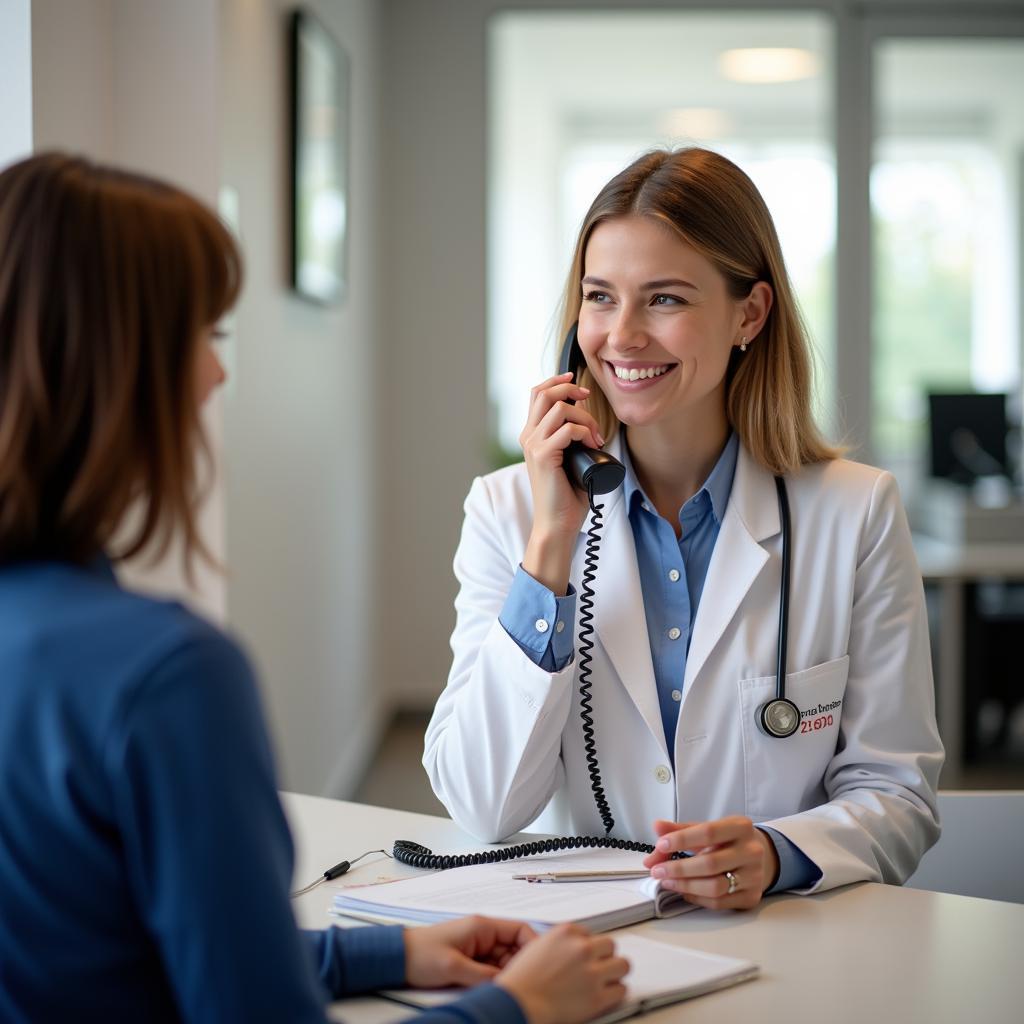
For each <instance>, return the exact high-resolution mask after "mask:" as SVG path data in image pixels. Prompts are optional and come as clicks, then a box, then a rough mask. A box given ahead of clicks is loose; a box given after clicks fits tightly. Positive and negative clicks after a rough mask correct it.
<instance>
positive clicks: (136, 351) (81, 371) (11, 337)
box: [0, 154, 628, 1024]
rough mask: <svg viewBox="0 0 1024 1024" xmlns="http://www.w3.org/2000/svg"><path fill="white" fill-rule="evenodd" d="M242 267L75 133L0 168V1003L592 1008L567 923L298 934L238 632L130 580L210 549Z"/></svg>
mask: <svg viewBox="0 0 1024 1024" xmlns="http://www.w3.org/2000/svg"><path fill="white" fill-rule="evenodd" d="M241 278H242V268H241V260H240V257H239V254H238V251H237V249H236V247H235V244H234V242H233V241H232V239H231V237H230V235H229V234H228V232H227V231H226V230H225V229H224V227H223V226H222V225H221V224H220V223H219V222H218V220H217V218H216V217H215V216H214V214H213V213H212V212H211V211H210V210H208V209H207V208H206V207H204V206H203V205H202V204H201V203H199V202H197V201H196V200H195V199H193V198H191V197H190V196H188V195H186V194H184V193H182V192H180V191H179V190H177V189H175V188H172V187H171V186H169V185H166V184H163V183H161V182H158V181H154V180H151V179H148V178H145V177H141V176H139V175H135V174H129V173H125V172H122V171H118V170H114V169H110V168H105V167H101V166H97V165H95V164H92V163H90V162H88V161H86V160H83V159H78V158H74V157H70V156H64V155H61V154H46V155H41V156H36V157H33V158H31V159H28V160H24V161H22V162H21V163H18V164H15V165H13V166H11V167H9V168H8V169H7V170H5V171H3V173H0V1019H2V1020H4V1021H42V1020H60V1019H71V1018H74V1019H80V1020H102V1021H121V1020H146V1021H242V1020H247V1021H263V1020H266V1021H271V1020H272V1021H289V1022H299V1021H323V1020H325V1019H326V1018H325V1002H326V999H327V998H328V997H338V996H340V995H343V994H348V993H352V992H361V991H370V990H373V989H376V988H381V987H396V986H400V985H402V984H406V983H407V984H410V985H416V986H426V987H439V986H446V985H456V986H470V985H473V986H477V987H476V988H474V990H473V991H471V992H470V993H468V994H467V995H466V996H464V997H463V998H462V999H460V1000H457V1001H454V1002H452V1003H450V1004H449V1005H447V1006H445V1007H440V1008H437V1009H434V1010H431V1011H430V1012H428V1013H427V1014H425V1015H424V1017H423V1019H425V1020H432V1021H438V1022H456V1021H463V1022H466V1021H481V1022H482V1021H488V1022H490V1021H494V1022H505V1021H507V1022H518V1021H524V1020H526V1021H530V1022H537V1024H544V1022H549V1024H559V1022H567V1021H583V1020H585V1019H588V1018H589V1017H592V1016H594V1015H596V1014H598V1013H602V1012H604V1011H606V1010H608V1009H610V1008H611V1007H612V1006H614V1005H615V1004H616V1003H617V1002H619V1000H621V998H622V996H623V994H624V991H625V990H624V987H623V985H622V978H623V976H624V975H625V973H626V971H627V970H628V964H627V963H626V962H625V961H624V960H622V959H621V958H619V957H616V956H615V955H614V947H613V943H612V940H611V939H609V938H608V937H607V936H597V937H592V936H590V935H588V934H586V933H585V932H584V931H583V930H582V929H579V928H573V927H566V928H561V929H556V930H554V931H552V932H549V933H547V934H546V935H543V936H541V937H539V938H537V937H535V935H534V933H533V932H532V930H531V929H530V928H529V927H528V926H526V925H523V924H520V923H517V922H512V921H497V920H487V919H484V918H466V919H462V920H459V921H452V922H448V923H445V924H443V925H439V926H435V927H433V928H420V929H414V930H411V931H405V930H403V929H401V928H358V929H351V930H343V929H339V928H329V929H327V930H325V931H318V932H306V933H300V932H299V931H298V930H297V929H296V926H295V920H294V917H293V915H292V911H291V906H290V904H289V898H288V887H289V884H290V882H291V873H292V860H293V851H292V845H291V838H290V835H289V832H288V827H287V824H286V822H285V818H284V814H283V812H282V809H281V805H280V803H279V800H278V797H277V791H276V784H275V775H274V766H273V759H272V755H271V750H270V744H269V741H268V737H267V735H266V729H265V726H264V723H263V717H262V712H261V708H260V705H259V700H258V697H257V691H256V686H255V681H254V679H253V675H252V671H251V669H250V667H249V665H248V662H247V660H246V658H245V656H244V654H243V653H242V651H241V650H240V649H239V647H238V646H237V645H236V644H235V643H234V642H233V641H231V640H230V639H229V638H228V637H227V636H225V635H224V634H223V633H221V632H220V631H219V630H217V629H216V628H214V627H213V626H212V625H210V624H208V623H206V622H204V621H203V620H201V619H199V618H197V617H196V616H194V615H192V614H191V613H190V612H188V611H187V610H186V609H185V608H184V607H182V606H181V605H179V604H177V603H173V602H167V601H158V600H154V599H151V598H147V597H143V596H142V595H140V594H135V593H131V592H130V591H128V590H124V589H122V588H121V587H119V586H118V584H117V582H116V580H115V577H114V574H113V571H112V568H111V562H112V560H116V559H119V558H123V557H126V556H127V555H129V554H132V553H135V552H138V551H140V550H142V549H144V548H147V547H155V548H156V550H158V551H159V550H161V549H163V548H166V546H167V543H168V542H169V540H170V539H171V538H172V537H173V536H174V535H175V534H178V533H180V535H181V536H182V537H183V538H184V542H185V551H186V557H187V558H189V559H191V557H192V556H193V555H194V554H196V553H198V554H200V555H202V550H203V549H202V545H201V542H200V538H199V533H198V529H197V527H196V505H197V499H198V491H199V489H200V488H199V487H198V481H197V476H196V471H195V469H194V466H195V458H196V455H197V452H199V451H201V450H202V448H203V446H204V443H205V442H204V440H203V434H202V430H201V427H200V421H199V409H200V406H201V405H202V403H203V401H204V400H205V399H206V397H207V396H208V395H209V393H210V392H211V391H212V389H213V388H214V387H216V386H217V384H218V383H220V381H221V380H223V376H224V374H223V370H222V368H221V366H220V363H219V361H218V359H217V356H216V353H215V352H214V351H213V349H212V348H211V346H210V340H211V337H212V336H213V334H214V331H215V324H216V323H217V321H218V319H219V318H220V317H221V316H222V315H223V314H224V313H225V312H226V311H227V310H228V309H229V308H230V307H231V305H232V304H233V303H234V301H235V298H236V297H237V295H238V291H239V288H240V284H241ZM135 507H137V508H138V518H137V520H133V521H135V523H136V525H135V526H134V529H133V530H132V531H130V532H129V533H128V534H127V535H126V536H125V535H124V533H123V530H122V531H121V533H119V532H118V531H119V527H122V524H123V523H124V520H125V516H126V513H128V511H129V509H130V508H133V509H134V508H135ZM117 536H123V537H124V539H123V540H122V541H120V542H117V541H116V540H115V538H116V537H117ZM190 564H191V563H190ZM489 982H493V984H488V983H489Z"/></svg>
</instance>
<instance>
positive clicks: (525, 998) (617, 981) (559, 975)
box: [497, 924, 629, 1024]
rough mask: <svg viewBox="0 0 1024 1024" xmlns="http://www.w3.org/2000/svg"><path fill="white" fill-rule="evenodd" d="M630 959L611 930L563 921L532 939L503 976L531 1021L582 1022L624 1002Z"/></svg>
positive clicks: (538, 1023) (501, 982) (537, 1023)
mask: <svg viewBox="0 0 1024 1024" xmlns="http://www.w3.org/2000/svg"><path fill="white" fill-rule="evenodd" d="M628 973H629V961H628V960H624V959H623V958H622V957H618V956H616V955H615V943H614V942H613V941H612V940H611V938H609V937H608V936H607V935H591V934H590V933H589V932H588V931H587V930H586V929H585V928H581V927H580V926H579V925H573V924H563V925H559V926H558V927H557V928H552V929H551V931H549V932H545V934H544V935H542V936H540V938H538V939H535V940H533V941H532V942H530V943H528V944H527V945H526V947H525V948H524V949H523V950H522V951H521V952H520V953H518V954H517V955H516V956H514V957H513V958H512V959H511V960H510V961H509V964H508V967H506V968H505V970H504V971H502V972H501V974H500V975H498V979H497V984H498V985H500V986H501V987H502V988H504V989H505V990H506V991H507V992H508V993H509V994H510V995H512V996H513V997H514V998H515V1000H516V1002H518V1003H519V1006H520V1007H521V1008H522V1011H523V1013H524V1014H525V1016H526V1019H527V1021H529V1024H579V1022H582V1021H587V1020H591V1019H592V1018H594V1017H597V1016H600V1015H601V1014H603V1013H607V1012H608V1011H609V1010H611V1009H612V1008H613V1007H615V1006H617V1005H618V1004H619V1003H620V1002H622V1000H623V998H624V997H625V995H626V986H625V985H624V984H623V983H622V979H623V978H624V977H625V976H626V974H628Z"/></svg>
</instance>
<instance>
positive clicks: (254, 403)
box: [222, 0, 395, 795]
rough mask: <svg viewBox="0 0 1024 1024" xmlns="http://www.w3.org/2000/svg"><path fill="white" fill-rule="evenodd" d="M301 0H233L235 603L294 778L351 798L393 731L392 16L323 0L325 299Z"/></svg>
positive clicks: (229, 100)
mask: <svg viewBox="0 0 1024 1024" xmlns="http://www.w3.org/2000/svg"><path fill="white" fill-rule="evenodd" d="M292 6H293V5H291V4H289V3H286V2H284V0H280V2H277V0H262V2H249V0H224V2H223V4H222V17H223V21H222V34H223V39H224V50H223V68H224V77H223V94H224V120H223V152H224V166H223V180H224V183H225V184H226V185H228V186H229V187H232V188H234V189H235V190H237V193H238V198H239V221H240V226H241V235H242V243H243V247H244V250H245V254H246V261H247V265H246V287H245V293H244V295H243V298H242V302H241V304H240V305H239V308H238V317H237V340H236V342H235V353H234V358H233V362H234V363H235V380H234V384H233V386H232V387H231V388H230V389H229V390H228V394H227V400H226V420H225V422H226V434H225V464H226V469H227V543H228V562H229V564H230V566H231V572H230V575H229V577H228V614H229V620H230V622H231V624H232V626H233V627H235V628H236V629H237V630H238V631H239V632H240V633H241V635H242V636H243V637H244V639H245V640H246V642H247V644H248V646H249V648H250V649H251V650H252V651H253V653H254V654H255V655H256V658H257V660H258V662H259V664H260V668H261V669H262V671H263V680H264V688H265V693H266V697H267V702H268V706H269V710H270V713H271V718H272V721H273V723H274V726H275V731H276V733H277V736H278V738H279V749H280V754H281V760H282V763H283V768H284V778H285V784H286V785H287V786H289V787H292V788H294V789H298V790H300V791H303V792H311V793H330V794H332V795H348V794H349V793H350V792H351V789H352V787H353V785H354V784H355V783H356V782H357V781H358V778H359V775H360V774H361V772H362V768H363V765H364V763H365V761H366V759H367V757H368V756H369V754H370V752H371V751H372V750H373V748H374V746H375V745H376V740H377V738H378V733H379V728H380V721H381V715H382V704H381V699H380V697H379V688H378V687H376V686H375V685H374V684H373V682H372V680H373V678H374V674H375V671H376V669H375V664H374V651H375V649H376V647H377V645H378V644H379V643H381V642H385V643H386V642H389V640H388V637H389V636H390V642H394V639H395V637H394V635H393V634H388V633H385V634H384V635H383V637H378V634H377V632H376V630H375V622H374V607H375V601H376V587H377V582H378V580H379V579H381V578H382V574H381V572H380V571H379V569H378V566H377V565H376V562H375V559H374V547H375V544H376V539H375V538H376V517H375V515H374V503H375V500H376V498H377V493H376V484H375V474H376V472H377V466H378V465H379V464H380V462H381V457H380V455H379V447H378V441H377V435H376V431H375V430H374V428H373V420H374V416H375V414H376V409H377V406H378V400H377V396H378V393H379V392H380V391H381V390H382V389H383V388H384V387H385V382H384V381H383V380H382V379H381V377H380V375H379V374H378V372H377V370H378V368H379V367H380V366H381V365H382V359H381V355H380V352H381V345H380V323H379V314H378V302H377V261H378V249H377V243H376V234H377V227H376V223H375V221H376V217H377V208H378V199H379V193H378V164H379V156H378V143H377V139H378V135H379V131H378V120H379V115H378V109H379V108H378V102H377V88H376V80H377V75H378V63H377V53H376V48H377V36H378V29H377V24H376V20H375V18H376V16H375V10H374V8H375V4H374V3H373V2H372V0H349V2H344V3H338V2H329V0H323V2H318V3H313V4H311V5H310V6H311V7H312V9H313V10H314V11H315V12H316V13H318V14H319V15H320V17H321V19H322V20H323V22H324V23H325V24H326V26H327V27H328V29H329V30H330V31H331V32H332V34H333V35H334V36H335V38H336V39H337V40H338V41H339V42H340V43H341V44H342V45H343V46H344V48H345V49H346V50H347V51H348V55H349V59H350V62H351V85H352V106H351V109H352V115H353V116H352V125H351V158H350V160H349V199H350V210H351V213H350V222H349V228H350V236H349V239H348V245H349V248H348V267H349V288H348V295H347V298H346V299H345V301H344V303H343V304H341V305H340V306H339V307H338V308H336V309H324V308H321V307H318V306H314V305H311V304H309V303H306V302H304V301H301V300H299V299H298V298H296V297H295V296H293V295H292V294H290V293H289V292H288V290H287V288H286V284H285V281H286V272H287V253H288V217H287V211H288V207H287V182H288V178H287V155H288V136H287V123H288V122H287V106H286V98H287V78H286V60H285V58H286V46H285V41H286V36H287V31H286V29H287V19H286V12H287V11H288V10H290V9H291V7H292Z"/></svg>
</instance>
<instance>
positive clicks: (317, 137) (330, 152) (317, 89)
mask: <svg viewBox="0 0 1024 1024" xmlns="http://www.w3.org/2000/svg"><path fill="white" fill-rule="evenodd" d="M348 147H349V62H348V56H347V54H346V53H345V51H344V50H343V49H342V47H341V46H340V45H339V44H338V43H337V41H336V40H335V39H334V38H333V37H332V36H331V34H330V33H329V32H328V31H327V29H326V28H325V27H324V25H323V23H322V22H320V21H319V20H318V19H317V18H316V17H315V16H314V15H313V14H311V13H310V12H308V11H306V10H301V9H300V10H297V11H295V12H294V13H293V14H292V18H291V172H292V173H291V179H292V180H291V208H292V232H291V236H292V237H291V284H292V287H293V288H294V289H295V291H296V292H298V293H299V295H301V296H303V297H304V298H308V299H311V300H313V301H315V302H322V303H328V304H330V303H336V302H338V301H339V300H340V299H341V298H342V297H343V296H344V294H345V286H346V273H347V267H346V248H347V247H346V235H347V233H348V232H347V228H348V210H349V197H348V178H347V167H348Z"/></svg>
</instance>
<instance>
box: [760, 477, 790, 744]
mask: <svg viewBox="0 0 1024 1024" xmlns="http://www.w3.org/2000/svg"><path fill="white" fill-rule="evenodd" d="M775 490H776V492H777V494H778V497H779V518H780V519H781V521H782V581H781V583H780V584H779V639H778V650H777V654H776V661H775V698H774V699H773V700H770V701H767V702H766V703H764V704H762V705H761V706H760V707H759V708H758V709H757V725H758V728H759V729H760V730H761V731H762V732H763V733H764V734H765V735H767V736H771V737H773V738H775V739H785V738H786V737H787V736H792V735H793V733H795V732H796V730H797V728H798V727H799V725H800V709H799V708H798V707H797V706H796V705H795V704H794V703H793V702H792V701H791V700H790V699H789V698H788V697H787V696H786V655H787V649H788V645H789V564H790V557H791V553H790V545H789V542H790V536H791V533H792V529H791V526H790V518H789V496H788V494H787V493H786V482H785V481H784V480H783V479H782V477H781V476H777V477H776V478H775Z"/></svg>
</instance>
